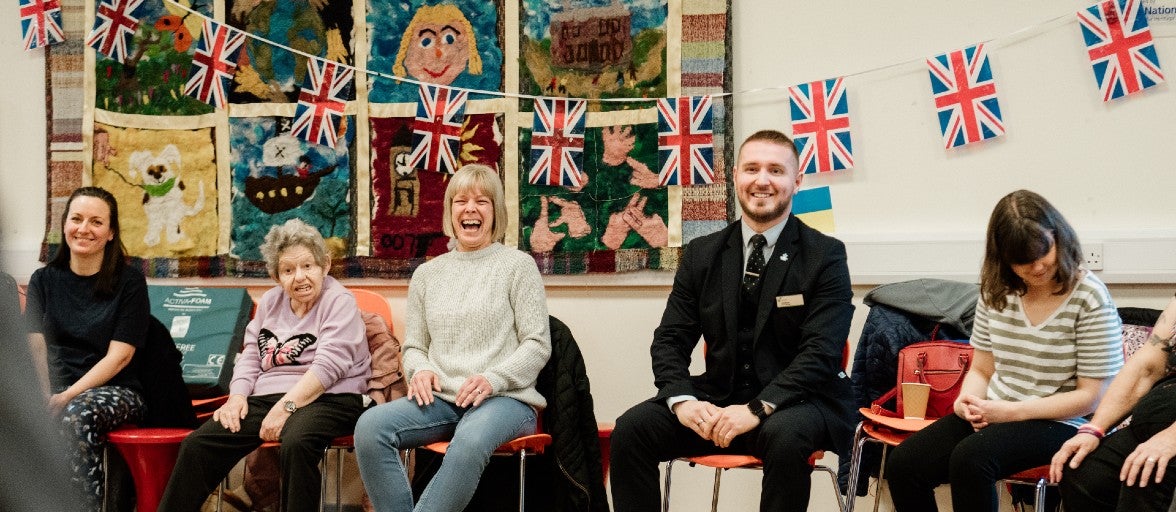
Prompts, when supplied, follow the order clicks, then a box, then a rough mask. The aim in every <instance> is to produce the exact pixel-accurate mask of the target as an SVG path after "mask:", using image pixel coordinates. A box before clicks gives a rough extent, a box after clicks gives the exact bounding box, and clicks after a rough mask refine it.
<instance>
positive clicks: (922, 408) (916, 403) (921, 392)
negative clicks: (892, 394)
mask: <svg viewBox="0 0 1176 512" xmlns="http://www.w3.org/2000/svg"><path fill="white" fill-rule="evenodd" d="M930 395H931V386H930V385H927V384H923V383H920V382H903V383H902V415H903V417H904V418H906V419H908V420H921V419H924V418H925V417H926V416H927V397H928V396H930Z"/></svg>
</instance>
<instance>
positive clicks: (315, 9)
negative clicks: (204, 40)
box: [225, 0, 355, 103]
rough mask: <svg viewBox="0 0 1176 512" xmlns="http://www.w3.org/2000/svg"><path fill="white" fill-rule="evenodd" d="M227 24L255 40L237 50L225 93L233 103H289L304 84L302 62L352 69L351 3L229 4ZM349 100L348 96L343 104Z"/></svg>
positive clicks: (252, 0) (332, 0)
mask: <svg viewBox="0 0 1176 512" xmlns="http://www.w3.org/2000/svg"><path fill="white" fill-rule="evenodd" d="M225 5H226V13H227V14H226V18H227V19H226V21H227V22H228V24H229V25H232V26H233V27H234V28H237V29H239V30H243V31H245V32H248V33H249V34H252V35H254V36H256V38H249V39H248V40H247V41H246V42H245V44H244V45H243V46H242V50H241V53H240V58H239V59H238V61H237V71H236V73H235V75H234V76H233V85H232V87H230V91H229V101H230V102H232V103H293V102H297V101H298V95H299V92H300V90H301V89H300V86H301V85H302V84H303V83H305V82H306V75H307V67H308V65H307V58H306V57H305V56H303V55H300V54H298V53H294V52H290V51H287V50H285V49H283V48H280V47H278V46H275V45H274V44H273V43H277V44H280V45H283V46H287V47H289V48H292V49H294V50H297V51H299V52H302V53H304V54H308V55H314V56H315V57H318V58H320V59H324V60H328V61H333V62H341V63H344V64H348V65H352V64H354V63H355V55H354V50H353V48H352V47H351V33H352V29H353V28H354V25H355V21H354V20H353V19H352V14H351V8H352V2H351V0H314V1H307V0H282V1H277V2H274V1H268V2H259V1H257V0H238V1H229V2H226V3H225ZM353 96H354V94H353V93H350V92H349V93H348V96H347V99H349V100H350V99H353Z"/></svg>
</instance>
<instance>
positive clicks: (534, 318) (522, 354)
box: [404, 243, 551, 408]
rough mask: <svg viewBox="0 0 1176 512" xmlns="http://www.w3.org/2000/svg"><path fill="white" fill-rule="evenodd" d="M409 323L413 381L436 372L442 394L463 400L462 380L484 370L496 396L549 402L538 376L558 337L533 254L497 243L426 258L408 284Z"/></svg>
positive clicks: (407, 349)
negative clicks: (420, 374) (541, 391)
mask: <svg viewBox="0 0 1176 512" xmlns="http://www.w3.org/2000/svg"><path fill="white" fill-rule="evenodd" d="M406 320H407V321H406V331H405V342H404V367H405V369H406V370H407V371H408V375H409V376H410V378H411V376H412V375H414V374H415V373H416V372H418V371H422V370H429V371H432V372H433V373H434V374H436V375H437V377H438V378H439V379H440V381H441V391H440V392H438V393H436V396H437V397H439V398H441V399H444V400H446V401H448V402H454V401H456V397H457V390H458V388H459V387H461V385H462V383H463V382H465V380H466V379H467V378H469V377H470V376H472V375H475V374H482V375H483V376H485V377H486V379H487V380H488V381H490V385H491V386H493V387H494V395H493V396H508V397H511V398H514V399H516V400H519V401H521V402H523V403H526V404H528V405H531V406H534V407H536V408H543V407H544V406H546V405H547V401H546V400H545V399H544V398H543V395H540V394H539V392H538V391H536V390H535V379H536V378H537V377H538V375H539V370H541V369H543V365H545V364H546V363H547V358H548V356H550V355H551V334H550V332H549V327H548V318H547V299H546V296H545V295H544V289H543V279H542V278H540V277H539V270H538V269H537V268H536V267H535V261H534V260H533V259H531V257H530V256H528V255H526V254H525V253H523V252H520V251H518V250H515V249H511V248H507V247H505V246H503V245H502V244H499V243H494V244H491V245H490V246H488V247H486V248H484V249H481V250H478V251H473V252H459V251H453V252H449V253H446V254H443V255H441V256H438V257H436V258H434V259H432V260H430V261H428V262H426V263H424V264H423V265H421V266H420V267H417V269H416V272H414V273H413V275H412V281H411V282H410V283H409V286H408V313H407V319H406Z"/></svg>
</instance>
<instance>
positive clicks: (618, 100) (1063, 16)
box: [163, 0, 1076, 103]
mask: <svg viewBox="0 0 1176 512" xmlns="http://www.w3.org/2000/svg"><path fill="white" fill-rule="evenodd" d="M163 1H164V2H166V3H168V4H170V5H172V6H174V7H177V8H179V9H183V10H184V11H186V12H188V13H189V14H191V15H195V16H198V17H201V18H204V19H207V20H210V21H213V22H215V23H221V22H219V21H216V20H214V19H212V18H210V17H208V16H205V15H204V14H203V13H200V12H198V11H195V10H193V9H191V8H189V7H187V6H185V5H182V4H180V3H178V2H176V1H175V0H163ZM1066 19H1069V20H1072V21H1073V22H1075V23H1076V20H1074V13H1073V12H1072V11H1067V12H1065V13H1063V14H1059V15H1057V16H1055V17H1053V18H1050V19H1048V20H1045V21H1041V22H1038V23H1034V24H1032V25H1027V26H1025V27H1022V28H1020V29H1017V30H1014V31H1012V32H1009V33H1008V34H1005V35H1003V36H999V37H995V38H992V39H987V40H984V41H981V42H983V43H994V42H999V41H1003V40H1016V39H1017V38H1019V37H1021V36H1024V35H1025V34H1028V33H1031V32H1033V31H1035V30H1039V29H1041V28H1043V27H1049V26H1051V25H1053V24H1055V23H1058V22H1061V21H1063V20H1066ZM234 30H235V29H234ZM242 33H244V34H245V36H246V37H249V38H250V39H254V40H256V41H260V42H262V43H265V44H268V45H271V46H274V47H277V48H281V49H283V50H285V51H288V52H290V53H293V54H296V55H301V56H303V57H306V58H307V59H319V60H322V58H321V57H318V56H316V55H311V54H309V53H306V52H303V51H301V50H298V49H295V48H291V47H289V46H286V45H284V44H281V43H278V42H276V41H271V40H269V39H266V38H264V37H260V36H257V35H254V34H249V33H245V32H242ZM925 60H926V56H923V57H918V58H913V59H909V60H905V61H901V62H895V63H891V64H885V65H881V66H876V67H873V68H868V69H864V70H860V71H856V72H853V73H845V74H842V75H841V76H843V77H846V78H848V77H853V76H860V75H867V74H871V73H876V72H881V71H885V70H888V69H892V68H898V67H902V66H907V65H912V64H916V63H918V64H922V63H923V62H924V61H925ZM339 67H342V68H346V69H351V70H353V71H354V72H356V73H363V74H366V75H368V76H373V77H377V78H383V79H388V80H394V81H396V82H405V83H410V84H413V85H416V86H418V87H419V86H422V85H436V84H433V83H429V82H422V81H419V80H414V79H412V78H409V77H401V76H396V75H390V74H387V73H383V72H379V71H373V70H370V69H359V68H356V67H354V66H349V65H347V64H342V63H341V64H339ZM821 78H824V77H821ZM814 80H815V79H814ZM802 83H806V82H802ZM791 86H792V84H790V85H774V86H767V87H754V88H749V89H741V90H738V91H725V92H717V93H713V94H710V96H711V97H712V98H723V97H731V98H736V97H739V96H747V95H754V94H760V93H764V92H775V91H787V89H788V88H789V87H791ZM445 87H447V88H449V89H452V90H456V91H464V92H466V93H467V94H477V95H482V96H495V97H501V98H514V99H519V100H546V99H551V98H552V97H551V96H538V95H532V94H522V93H515V92H505V91H490V90H484V89H471V88H465V87H456V86H451V85H447V86H445ZM591 100H592V101H600V102H610V103H651V102H653V101H654V99H652V98H591Z"/></svg>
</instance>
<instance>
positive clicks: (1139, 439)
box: [1059, 377, 1176, 512]
mask: <svg viewBox="0 0 1176 512" xmlns="http://www.w3.org/2000/svg"><path fill="white" fill-rule="evenodd" d="M1173 422H1176V378H1173V377H1169V378H1167V379H1165V380H1161V381H1160V382H1157V383H1156V384H1155V386H1152V389H1151V391H1148V393H1147V394H1146V395H1144V396H1143V398H1141V399H1140V400H1139V402H1138V403H1136V404H1135V408H1134V409H1132V411H1131V424H1130V425H1128V426H1127V427H1125V428H1123V429H1120V430H1117V431H1115V432H1114V433H1112V434H1111V435H1109V436H1107V437H1106V438H1104V439H1103V440H1102V442H1101V443H1099V445H1098V448H1095V450H1094V451H1093V452H1090V453H1089V454H1087V455H1086V458H1085V459H1083V461H1082V465H1080V466H1078V469H1070V466H1069V464H1067V465H1066V467H1065V472H1064V473H1063V474H1062V482H1061V485H1060V486H1059V487H1061V490H1062V503H1064V504H1065V506H1066V511H1067V512H1085V511H1088V510H1098V511H1107V510H1117V511H1130V512H1148V511H1152V510H1159V511H1165V510H1168V507H1169V505H1170V504H1171V503H1172V493H1173V491H1174V490H1176V459H1173V460H1172V461H1169V462H1168V468H1167V469H1166V470H1164V481H1163V482H1160V483H1156V480H1155V473H1154V471H1155V469H1154V468H1153V473H1152V475H1151V478H1149V479H1148V480H1149V481H1148V483H1147V486H1146V487H1140V486H1139V478H1138V477H1136V481H1135V485H1133V486H1131V487H1127V486H1125V485H1123V483H1122V482H1120V481H1119V471H1120V470H1122V468H1123V461H1125V460H1127V456H1128V455H1131V452H1133V451H1135V448H1136V447H1137V446H1139V445H1140V444H1141V443H1143V442H1145V441H1147V440H1148V439H1151V438H1152V436H1154V435H1156V433H1158V432H1160V431H1161V430H1164V429H1166V428H1168V427H1170V426H1172V423H1173Z"/></svg>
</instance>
